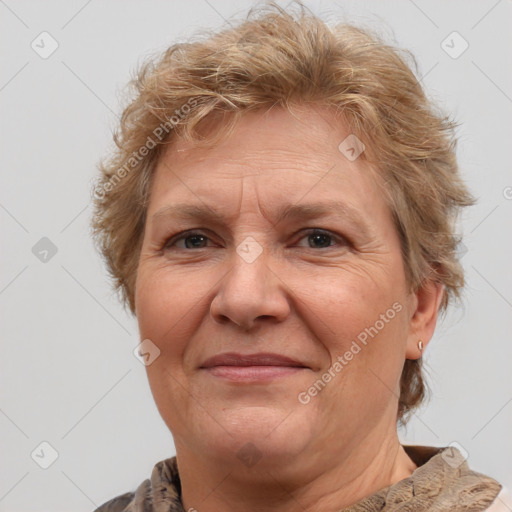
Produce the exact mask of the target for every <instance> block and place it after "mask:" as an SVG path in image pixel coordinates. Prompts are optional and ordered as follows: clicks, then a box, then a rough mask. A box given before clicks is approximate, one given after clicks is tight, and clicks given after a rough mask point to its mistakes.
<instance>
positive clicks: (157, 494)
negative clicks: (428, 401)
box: [95, 445, 501, 512]
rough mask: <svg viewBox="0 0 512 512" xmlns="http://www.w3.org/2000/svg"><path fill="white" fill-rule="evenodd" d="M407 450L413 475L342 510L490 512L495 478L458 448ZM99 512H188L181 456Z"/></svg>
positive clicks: (166, 462)
mask: <svg viewBox="0 0 512 512" xmlns="http://www.w3.org/2000/svg"><path fill="white" fill-rule="evenodd" d="M404 449H405V451H406V452H407V454H408V455H409V457H411V459H412V460H413V461H414V463H415V464H416V465H417V466H418V467H417V468H416V470H414V472H413V473H412V475H411V476H410V477H408V478H405V479H403V480H400V481H399V482H397V483H395V484H393V485H390V486H389V487H386V488H384V489H381V490H380V491H377V492H376V493H375V494H372V495H371V496H368V497H366V498H363V499H362V500H360V501H358V502H357V503H355V504H353V505H352V506H350V507H348V508H345V509H343V510H340V511H339V512H381V511H382V512H384V511H385V512H413V511H414V512H422V511H424V512H427V511H428V512H480V511H484V510H488V509H489V507H490V506H491V504H493V502H494V501H495V500H496V497H497V495H498V493H499V492H500V490H501V485H500V484H499V483H498V482H496V480H494V479H493V478H491V477H488V476H486V475H483V474H481V473H477V472H475V471H472V470H471V469H469V467H468V464H467V462H466V460H465V459H464V457H463V455H462V453H461V452H460V451H459V450H458V449H457V448H455V447H444V448H435V447H429V446H407V445H404ZM493 506H495V504H493ZM95 512H184V508H183V504H182V502H181V482H180V478H179V473H178V466H177V461H176V457H172V458H170V459H166V460H163V461H161V462H159V463H158V464H156V465H155V467H154V468H153V472H152V474H151V479H150V480H149V479H148V480H145V481H144V482H142V484H140V485H139V487H138V488H137V490H136V491H135V492H129V493H126V494H123V495H121V496H118V497H117V498H114V499H113V500H110V501H108V502H107V503H105V504H103V505H102V506H101V507H99V508H98V509H96V510H95ZM199 512H200V511H199Z"/></svg>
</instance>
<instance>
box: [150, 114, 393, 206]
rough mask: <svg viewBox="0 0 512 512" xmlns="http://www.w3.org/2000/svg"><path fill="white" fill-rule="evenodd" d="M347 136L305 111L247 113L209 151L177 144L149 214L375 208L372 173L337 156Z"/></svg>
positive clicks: (339, 124)
mask: <svg viewBox="0 0 512 512" xmlns="http://www.w3.org/2000/svg"><path fill="white" fill-rule="evenodd" d="M210 129H211V130H215V126H212V127H210ZM349 136H352V137H353V135H352V134H351V130H350V127H349V126H348V125H347V124H346V122H344V121H343V120H342V118H341V117H340V116H335V114H334V113H333V112H332V111H330V110H328V109H326V108H319V107H311V106H309V107H301V108H298V109H294V111H293V113H290V112H289V111H287V110H285V109H282V108H274V109H271V110H270V111H257V112H253V113H247V114H245V115H244V116H242V117H241V119H240V120H239V121H238V122H237V124H236V125H235V128H234V130H233V131H232V133H231V134H230V135H229V136H228V137H226V138H224V139H222V140H221V141H219V142H218V143H217V144H215V145H214V146H212V147H197V146H195V145H194V143H193V142H187V141H184V140H182V139H177V140H175V141H173V142H172V143H171V144H170V145H169V146H168V147H167V149H166V151H165V152H164V153H163V154H162V156H161V158H160V160H159V162H158V165H157V169H156V172H155V175H154V176H153V183H152V189H151V195H150V205H149V210H150V211H149V213H150V214H151V213H155V212H156V211H157V210H159V209H161V208H162V207H165V206H166V205H167V206H170V205H172V203H173V202H177V201H179V202H183V201H188V202H191V203H194V204H200V203H203V204H208V205H212V204H215V205H216V210H218V211H219V210H220V211H222V210H223V209H225V210H226V213H228V210H229V208H230V206H231V205H233V204H237V205H240V203H241V202H242V200H244V201H247V202H248V201H251V200H254V201H257V202H259V203H260V205H261V204H265V205H267V206H269V208H270V209H271V208H272V205H275V206H276V207H277V208H278V207H281V206H283V204H284V203H292V204H293V203H299V202H308V201H312V202H314V203H316V204H318V203H319V202H322V201H325V202H326V203H329V202H330V203H332V202H333V201H343V202H345V203H346V204H347V205H349V206H350V205H351V206H353V207H354V208H357V209H363V210H364V209H365V204H368V203H372V202H373V203H374V204H375V205H376V206H378V203H379V201H380V202H382V201H383V199H382V196H383V194H382V191H381V187H382V183H381V181H380V178H379V176H378V173H377V172H376V171H375V170H374V169H373V168H372V167H371V166H370V165H368V164H367V163H366V162H365V161H364V159H363V158H357V159H355V160H352V159H349V158H347V156H346V154H345V153H343V152H342V151H340V149H339V146H340V144H341V143H342V142H343V141H345V140H347V137H349ZM381 206H382V205H381ZM374 209H375V208H374ZM377 209H378V208H377ZM368 213H369V214H371V213H372V212H368ZM380 213H381V214H382V211H381V212H380ZM373 214H379V213H378V212H377V211H374V212H373Z"/></svg>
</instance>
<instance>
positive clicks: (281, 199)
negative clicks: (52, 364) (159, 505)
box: [135, 106, 443, 512]
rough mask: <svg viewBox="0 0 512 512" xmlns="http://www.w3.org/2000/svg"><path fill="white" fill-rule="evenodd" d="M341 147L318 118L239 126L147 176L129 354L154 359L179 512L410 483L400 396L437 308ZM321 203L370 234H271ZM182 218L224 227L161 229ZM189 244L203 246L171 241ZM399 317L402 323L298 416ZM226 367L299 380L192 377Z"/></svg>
mask: <svg viewBox="0 0 512 512" xmlns="http://www.w3.org/2000/svg"><path fill="white" fill-rule="evenodd" d="M350 133H351V132H350V129H349V127H348V126H346V125H345V124H344V123H343V122H342V121H341V120H340V118H339V117H338V118H336V117H335V116H334V114H333V113H332V112H330V111H329V110H326V109H323V108H320V107H312V106H306V107H302V108H301V109H300V110H297V111H296V112H295V114H294V115H292V114H290V113H289V112H288V111H286V110H284V109H280V108H273V109H270V110H269V111H258V112H255V113H249V114H246V115H245V116H244V117H242V118H241V120H240V121H239V122H238V123H237V125H236V127H235V130H234V131H233V133H232V134H231V135H230V137H229V138H228V139H226V140H224V141H222V142H220V143H219V144H217V145H216V146H214V147H211V148H199V149H198V148H194V146H193V145H192V144H191V143H187V142H184V141H182V140H178V141H175V142H173V143H172V144H171V145H170V146H169V147H168V148H167V150H166V152H165V153H164V154H163V155H162V157H161V159H160V161H159V164H158V167H157V169H156V172H155V175H154V179H153V182H152V187H151V195H150V202H149V206H148V215H147V221H146V228H145V234H144V241H143V246H142V251H141V256H140V261H139V267H138V273H137V282H136V293H135V299H136V310H137V318H138V322H139V328H140V335H141V339H150V340H151V341H152V343H154V344H155V345H156V346H157V347H158V348H159V350H160V352H161V353H160V356H159V357H158V358H157V359H156V360H155V361H154V362H153V363H152V364H150V365H149V366H147V374H148V379H149V383H150V386H151V390H152V393H153V396H154V398H155V401H156V404H157V407H158V409H159V412H160V414H161V416H162V418H163V419H164V421H165V423H166V424H167V426H168V428H169V429H170V431H171V432H172V435H173V438H174V442H175V446H176V452H177V459H178V467H179V471H180V475H181V479H182V490H183V491H182V492H183V494H182V495H183V502H184V505H185V510H188V509H189V508H191V507H194V508H195V509H197V510H198V511H199V512H210V511H211V512H213V511H216V512H219V511H220V512H227V511H235V510H236V511H255V510H258V511H266V510H275V509H276V507H279V510H280V511H281V512H283V511H284V512H287V511H292V510H293V511H296V510H307V511H320V510H322V511H324V512H325V511H330V510H332V511H334V510H337V509H339V508H342V507H344V506H348V505H350V504H351V503H355V502H356V501H358V500H360V499H361V498H363V497H365V496H368V495H370V494H372V493H374V492H376V491H377V490H379V489H381V488H383V487H385V486H387V485H390V484H392V483H395V482H397V481H399V480H401V479H403V478H406V477H408V476H409V475H410V474H411V473H412V471H414V469H415V468H416V466H415V465H414V463H413V462H412V461H411V460H410V459H409V457H408V456H407V454H406V453H405V451H404V450H403V448H402V447H401V445H400V443H399V440H398V437H397V431H396V413H397V402H398V394H399V380H400V374H401V371H402V367H403V364H404V361H405V359H406V358H410V359H414V358H417V357H419V356H420V353H419V350H418V345H417V343H418V340H419V339H421V340H423V344H424V347H426V345H427V343H428V341H429V340H430V338H431V336H432V334H433V331H434V328H435V323H436V320H437V311H438V307H439V303H440V300H441V296H442V293H443V290H442V286H441V285H438V284H434V283H432V282H429V281H426V282H425V285H424V287H423V288H422V289H421V290H419V291H418V292H416V293H412V292H410V291H409V290H408V288H407V286H406V279H405V273H404V266H403V261H402V256H401V251H400V242H399V238H398V234H397V232H396V229H395V227H394V224H393V222H392V216H391V212H390V209H389V207H388V206H387V204H386V202H385V199H384V195H383V193H382V189H381V186H382V184H381V183H380V182H379V180H380V178H377V177H376V174H375V173H374V172H372V171H371V170H370V168H369V167H368V164H366V163H365V162H364V160H363V158H358V159H356V160H355V161H353V162H351V161H349V159H347V158H346V156H345V155H344V154H342V153H341V152H340V150H339V149H338V146H339V144H340V143H341V142H342V141H343V140H344V139H345V138H346V137H347V136H348V135H349V134H350ZM329 201H340V202H343V203H344V204H345V205H348V206H349V207H351V208H353V209H355V210H356V211H357V212H358V214H359V216H360V217H361V219H362V222H363V223H364V224H365V225H366V231H367V232H366V233H365V232H364V230H363V229H361V228H360V227H357V226H356V225H354V223H353V222H352V221H351V220H348V218H347V217H346V216H344V215H339V214H329V215H327V216H323V217H318V218H307V217H298V218H279V217H278V215H279V213H278V212H279V211H280V209H281V208H283V207H285V206H287V205H289V204H292V205H297V204H300V205H305V204H310V203H322V204H325V203H326V202H329ZM178 203H185V204H189V205H190V204H194V205H198V206H205V205H208V206H209V207H210V208H211V209H212V210H215V211H217V212H219V213H220V214H221V215H222V216H223V220H213V218H212V217H210V218H206V219H195V220H194V219H190V220H184V219H179V218H178V217H176V216H175V215H173V214H172V212H169V211H167V214H166V213H165V208H166V207H169V206H171V205H176V204H178ZM159 211H160V212H162V211H163V212H164V213H162V214H161V215H158V216H157V217H154V215H155V213H156V212H159ZM310 228H317V229H321V230H323V231H322V233H323V235H325V236H320V238H318V237H314V236H313V237H312V236H310V235H311V233H310V232H308V230H309V229H310ZM192 229H193V230H198V231H200V233H199V238H197V236H196V238H194V237H193V236H192V238H188V239H181V240H178V241H175V240H172V239H171V237H172V236H174V235H176V234H178V233H180V232H183V231H185V230H192ZM201 235H203V238H202V237H201ZM204 237H206V238H204ZM247 237H252V238H253V239H254V240H256V241H257V243H258V244H259V247H261V249H262V252H261V254H259V256H258V257H257V258H256V259H255V260H254V261H252V262H250V263H249V262H248V261H247V260H246V259H244V258H243V257H242V256H241V255H240V254H241V253H239V252H237V247H242V248H243V247H245V248H246V249H247V248H248V247H249V249H250V251H254V250H255V249H254V247H256V248H257V247H258V246H255V245H254V244H253V245H252V246H245V245H244V244H243V243H246V242H247V240H246V238H247ZM170 239H171V240H170ZM169 240H170V241H169ZM244 241H245V242H244ZM166 242H167V244H166ZM241 244H242V245H241ZM164 246H165V247H164ZM252 254H255V253H252ZM396 303H398V304H399V306H401V308H400V312H398V313H396V315H394V316H393V318H392V319H391V320H389V321H388V322H386V323H385V325H384V327H383V328H381V329H380V330H378V333H377V334H376V335H375V336H374V337H371V338H370V337H369V338H368V342H367V344H366V345H362V344H359V345H360V346H361V350H360V351H359V352H358V353H357V354H355V355H354V356H353V358H352V359H351V360H350V361H346V359H345V361H346V363H347V364H344V365H343V369H342V370H341V371H338V372H337V373H335V377H333V378H332V380H331V381H330V382H329V383H328V384H327V385H326V386H325V387H324V388H323V389H322V390H321V391H320V392H318V393H317V394H316V396H312V397H310V401H309V402H308V403H307V404H303V403H301V402H300V401H299V400H298V396H299V394H300V393H301V392H305V391H307V390H308V389H309V388H310V387H311V386H312V384H313V383H314V382H315V381H317V380H318V379H321V378H322V375H323V374H325V373H326V372H328V370H329V368H332V367H333V365H334V363H335V362H336V361H337V360H338V359H337V358H338V356H340V355H341V356H343V355H344V354H345V353H346V352H347V350H349V349H350V347H351V345H352V342H353V341H354V340H356V339H357V336H358V335H359V334H360V333H361V332H363V331H364V330H365V328H368V327H370V326H375V325H376V321H377V320H379V318H382V317H381V315H383V314H384V315H386V312H387V311H388V310H389V309H393V304H396ZM395 307H396V306H395ZM225 352H238V353H242V354H252V353H257V352H272V353H278V354H282V355H285V356H288V357H291V358H293V359H297V360H300V361H301V362H302V363H304V364H305V365H306V366H307V368H303V369H302V370H299V371H297V372H295V373H293V374H291V375H288V376H286V377H281V378H276V379H274V380H270V381H265V382H256V383H254V382H242V383H234V382H232V381H228V380H226V379H222V378H220V377H218V376H214V375H211V373H210V372H208V371H206V370H204V369H200V368H199V367H200V366H201V363H202V362H204V361H205V359H207V358H209V357H211V356H214V355H216V354H220V353H225ZM247 443H251V444H247ZM244 446H245V448H243V447H244ZM241 449H242V452H240V450H241ZM244 450H245V451H244ZM247 451H249V453H250V454H251V455H252V456H253V458H252V459H251V462H250V463H248V462H247V459H245V458H244V457H243V456H242V455H241V454H242V453H245V452H247ZM237 455H238V456H237ZM255 461H256V462H255Z"/></svg>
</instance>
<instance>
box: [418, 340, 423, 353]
mask: <svg viewBox="0 0 512 512" xmlns="http://www.w3.org/2000/svg"><path fill="white" fill-rule="evenodd" d="M418 350H419V351H420V353H422V352H423V341H421V340H419V341H418Z"/></svg>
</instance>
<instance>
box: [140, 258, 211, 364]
mask: <svg viewBox="0 0 512 512" xmlns="http://www.w3.org/2000/svg"><path fill="white" fill-rule="evenodd" d="M201 282H202V281H201V280H200V279H197V277H194V276H190V275H189V276H186V277H184V276H181V275H179V274H178V273H177V272H176V271H173V272H170V271H169V270H167V271H166V270H165V269H154V268H147V267H146V268H139V273H138V278H137V287H136V293H135V298H136V307H137V321H138V324H139V331H140V336H141V339H146V338H149V339H150V340H151V341H153V343H155V344H156V345H157V346H158V347H159V348H160V350H161V352H162V355H164V356H165V355H167V354H168V353H169V349H172V350H171V352H181V351H182V350H183V346H182V345H183V343H184V340H186V338H187V336H188V333H189V331H190V330H192V329H193V328H194V322H193V318H194V314H195V312H196V311H198V310H199V309H200V307H201V305H200V304H201V299H202V298H204V295H205V288H204V283H203V286H201ZM207 289H208V288H206V290H207ZM164 344H165V346H164ZM164 348H165V351H164Z"/></svg>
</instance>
